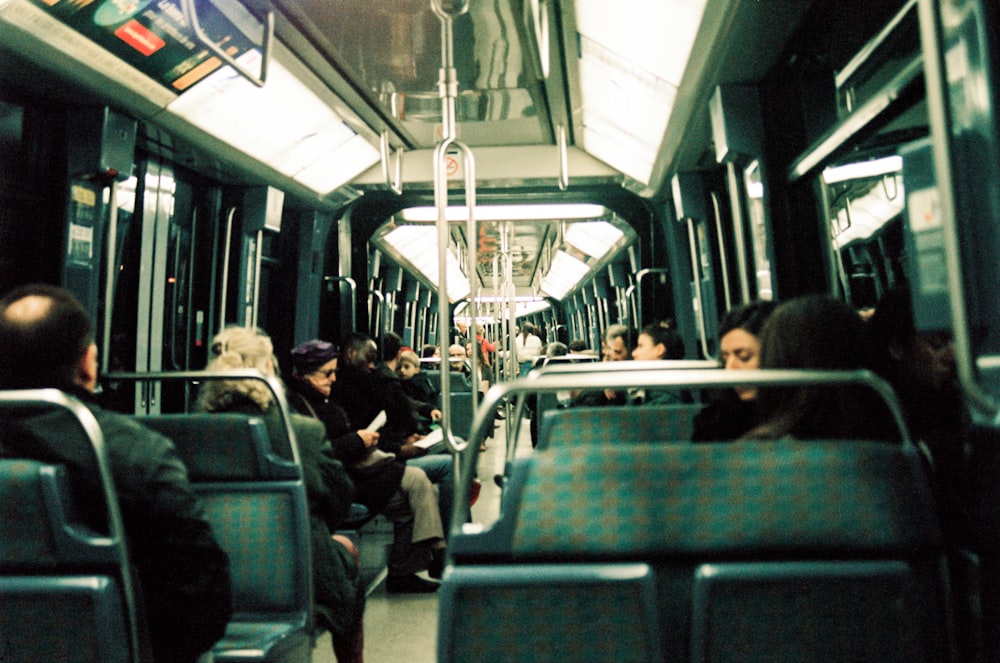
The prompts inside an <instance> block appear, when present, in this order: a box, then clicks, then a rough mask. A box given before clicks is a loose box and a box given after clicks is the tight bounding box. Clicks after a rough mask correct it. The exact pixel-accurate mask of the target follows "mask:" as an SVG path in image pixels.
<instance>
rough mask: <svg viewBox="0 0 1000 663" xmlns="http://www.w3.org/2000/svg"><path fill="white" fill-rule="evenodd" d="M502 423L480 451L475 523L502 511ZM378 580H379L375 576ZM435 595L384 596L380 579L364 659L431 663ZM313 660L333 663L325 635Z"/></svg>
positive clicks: (522, 442) (524, 430)
mask: <svg viewBox="0 0 1000 663" xmlns="http://www.w3.org/2000/svg"><path fill="white" fill-rule="evenodd" d="M506 423H507V422H506V421H498V422H497V424H498V426H497V428H496V430H495V432H494V437H493V439H492V440H488V442H487V450H486V452H484V453H481V454H480V455H479V463H478V473H479V474H478V476H479V480H480V481H481V482H482V484H483V487H482V491H481V493H480V496H479V500H478V501H477V502H476V504H475V505H474V506H473V507H472V519H473V520H474V521H475V522H478V523H483V524H489V523H491V522H493V521H494V520H496V518H497V516H498V515H499V512H500V488H499V487H498V486H497V484H496V483H495V482H494V480H493V477H494V475H496V474H498V473H502V471H503V465H504V458H505V453H504V444H505V441H506V435H507V431H506ZM530 453H531V438H530V434H529V432H528V422H527V420H525V421H524V422H523V425H522V426H521V427H520V433H519V434H518V441H517V454H518V455H519V456H520V455H526V454H530ZM376 582H377V580H376ZM437 620H438V601H437V594H393V595H390V594H387V593H386V591H385V583H384V582H378V584H376V586H375V587H374V589H373V590H372V591H371V593H370V594H369V596H368V602H367V606H366V608H365V662H366V663H434V662H435V661H436V660H437ZM312 660H313V663H336V658H335V657H334V655H333V648H332V646H331V644H330V636H329V634H324V635H323V636H322V637H321V638H319V640H318V641H317V643H316V648H315V649H314V650H313V659H312Z"/></svg>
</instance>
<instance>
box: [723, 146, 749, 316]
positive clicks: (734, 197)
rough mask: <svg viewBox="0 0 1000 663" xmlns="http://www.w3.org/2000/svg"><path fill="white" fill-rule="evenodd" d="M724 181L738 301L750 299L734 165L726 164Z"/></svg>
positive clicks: (745, 248) (745, 246)
mask: <svg viewBox="0 0 1000 663" xmlns="http://www.w3.org/2000/svg"><path fill="white" fill-rule="evenodd" d="M726 182H727V184H728V185H729V210H730V212H731V213H732V215H733V239H734V240H735V242H736V264H737V265H739V268H740V270H739V277H740V297H741V299H740V301H741V302H748V301H750V277H749V276H747V267H746V265H747V243H746V236H745V235H744V234H743V207H742V202H741V201H742V200H743V198H742V196H741V195H740V181H739V178H738V177H737V176H736V165H735V164H732V163H729V164H726Z"/></svg>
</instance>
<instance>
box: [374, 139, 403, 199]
mask: <svg viewBox="0 0 1000 663" xmlns="http://www.w3.org/2000/svg"><path fill="white" fill-rule="evenodd" d="M379 144H380V148H381V150H380V152H381V155H382V177H383V179H385V184H386V186H388V187H389V188H390V189H391V190H392V192H393V193H395V194H397V195H402V194H403V148H402V147H397V148H396V161H395V163H393V164H392V170H393V172H392V174H391V175H390V173H389V168H390V165H389V161H390V158H389V147H390V146H389V130H388V129H386V130H384V131H382V135H381V140H380V141H379Z"/></svg>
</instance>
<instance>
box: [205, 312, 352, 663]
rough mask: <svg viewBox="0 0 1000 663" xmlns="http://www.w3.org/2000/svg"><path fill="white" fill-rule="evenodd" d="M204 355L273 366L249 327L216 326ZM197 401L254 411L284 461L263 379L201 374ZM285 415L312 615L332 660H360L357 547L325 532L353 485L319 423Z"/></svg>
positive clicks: (269, 350) (215, 408)
mask: <svg viewBox="0 0 1000 663" xmlns="http://www.w3.org/2000/svg"><path fill="white" fill-rule="evenodd" d="M211 354H212V358H211V359H210V360H209V362H208V367H207V370H210V371H211V370H232V369H241V368H256V369H258V370H260V371H261V372H263V373H264V374H265V375H277V373H278V371H277V360H276V359H275V357H274V347H273V345H272V344H271V339H270V338H268V337H267V335H265V334H263V333H261V332H260V331H258V330H255V329H250V328H247V327H228V328H226V329H224V330H222V331H221V332H219V333H218V334H216V336H215V338H214V339H213V340H212V345H211ZM198 405H199V407H200V409H202V410H204V411H206V412H241V413H244V414H257V415H262V416H263V418H264V423H265V425H266V426H267V430H268V433H269V434H270V438H271V442H272V446H273V448H274V451H275V453H277V454H278V455H279V456H281V457H282V458H285V459H287V460H292V458H293V454H292V448H291V442H290V441H289V440H288V435H287V433H286V431H285V427H284V421H283V420H282V418H281V412H280V411H279V410H278V408H277V406H276V404H275V400H274V394H273V393H272V392H271V389H270V388H269V387H268V386H267V385H266V384H265V383H264V382H262V381H260V380H253V379H246V378H243V379H236V380H206V381H205V384H204V385H203V386H202V388H201V394H200V395H199V398H198ZM291 417H292V419H291V425H292V429H293V430H294V432H295V439H296V442H297V443H298V448H299V458H300V460H301V464H302V478H303V480H304V483H305V486H306V495H307V497H308V499H309V530H310V539H311V544H312V565H313V574H312V575H313V585H314V587H315V601H316V621H317V622H318V623H319V624H320V626H322V627H323V628H325V629H327V630H329V631H330V635H331V636H332V640H333V650H334V652H335V654H336V656H337V660H338V661H341V662H342V663H343V662H346V661H351V662H354V663H360V662H361V661H362V660H363V653H364V629H363V626H362V618H363V616H364V606H365V591H364V587H363V586H362V584H361V573H360V570H359V568H358V561H357V549H356V548H355V547H354V545H353V543H351V542H350V540H348V539H346V538H344V537H334V536H333V535H332V532H334V531H336V529H337V526H338V525H340V523H341V522H343V521H344V519H345V518H346V517H347V515H348V514H349V513H350V509H351V500H352V498H353V496H354V484H353V483H351V480H350V478H349V477H348V476H347V473H346V471H345V470H344V467H343V465H341V463H340V461H338V460H337V459H336V458H335V457H334V454H333V449H332V448H331V447H330V442H329V441H328V440H327V439H326V432H325V431H324V429H323V426H322V425H321V424H320V423H319V422H318V421H315V420H314V419H309V418H307V417H302V416H299V415H297V414H293V415H291Z"/></svg>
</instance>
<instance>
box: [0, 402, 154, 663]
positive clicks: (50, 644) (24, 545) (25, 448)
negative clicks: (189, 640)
mask: <svg viewBox="0 0 1000 663" xmlns="http://www.w3.org/2000/svg"><path fill="white" fill-rule="evenodd" d="M22 422H24V425H22ZM0 436H2V437H4V447H5V453H6V454H7V455H8V456H10V457H9V458H5V459H0V510H2V515H0V606H2V607H0V660H2V661H8V660H10V661H15V660H16V661H20V662H23V663H42V662H43V661H46V662H47V661H61V660H66V661H69V660H72V661H81V662H83V663H91V662H93V663H107V662H110V663H119V662H120V663H125V662H126V661H128V662H133V661H138V660H142V658H143V657H146V656H150V645H149V642H148V639H147V638H146V637H145V630H144V628H143V623H142V617H141V615H142V614H143V607H142V602H141V600H140V599H139V595H138V593H137V592H135V591H134V588H133V581H132V578H133V572H132V569H131V564H130V560H129V558H128V552H127V545H126V541H125V532H124V528H123V526H122V521H121V515H120V512H119V508H118V501H117V498H116V496H115V488H114V482H113V480H112V477H111V470H110V468H109V464H108V460H107V454H106V451H105V448H104V440H103V434H102V432H101V428H100V426H99V425H98V423H97V421H96V420H95V419H94V416H93V414H92V413H91V412H90V410H88V409H87V408H86V407H85V406H84V405H83V404H82V403H80V402H79V401H78V400H76V399H75V398H73V397H72V396H68V395H67V394H64V393H62V392H60V391H57V390H54V389H44V390H30V391H3V392H0ZM53 446H58V447H59V449H60V451H61V452H65V454H66V456H67V457H71V458H74V466H75V464H76V463H78V464H79V466H80V467H87V466H90V467H91V468H93V471H94V474H95V478H96V482H94V483H93V484H91V485H92V486H93V488H89V489H88V494H87V495H86V496H83V495H78V494H77V493H76V492H75V491H74V489H73V482H72V481H71V477H70V474H69V471H68V470H67V468H66V466H64V465H62V464H55V463H51V462H48V461H51V460H52V457H50V456H49V453H50V451H49V450H51V449H52V448H53ZM15 456H20V457H15ZM47 456H49V457H47ZM60 457H62V455H61V453H60ZM84 500H85V506H84ZM85 514H87V515H86V516H85Z"/></svg>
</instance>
